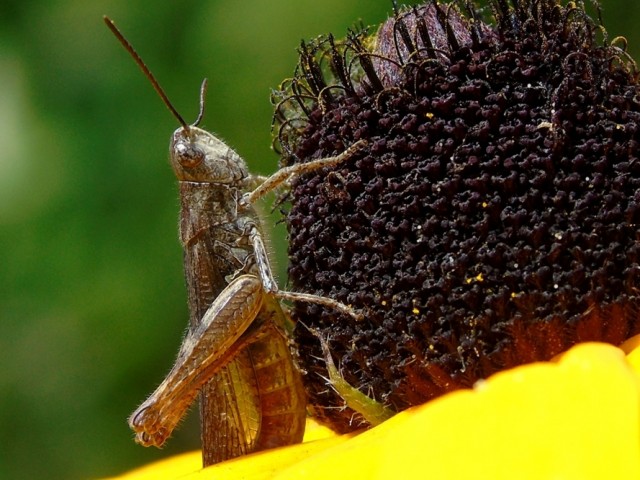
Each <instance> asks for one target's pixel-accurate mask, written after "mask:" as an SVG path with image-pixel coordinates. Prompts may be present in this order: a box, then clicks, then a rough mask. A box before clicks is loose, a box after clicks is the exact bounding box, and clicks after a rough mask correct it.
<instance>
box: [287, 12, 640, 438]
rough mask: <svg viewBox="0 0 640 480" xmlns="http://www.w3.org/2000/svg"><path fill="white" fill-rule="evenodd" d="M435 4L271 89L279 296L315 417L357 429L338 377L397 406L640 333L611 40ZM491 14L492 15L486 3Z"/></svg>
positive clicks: (631, 169) (634, 161) (547, 18)
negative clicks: (331, 160) (300, 295)
mask: <svg viewBox="0 0 640 480" xmlns="http://www.w3.org/2000/svg"><path fill="white" fill-rule="evenodd" d="M489 3H490V5H491V12H492V14H491V15H483V14H482V12H480V10H479V8H478V5H477V4H476V2H472V1H460V2H455V3H446V2H444V1H435V0H430V1H427V2H426V3H425V4H423V5H421V6H418V7H415V8H409V9H406V10H403V11H398V12H396V14H395V15H394V17H393V18H391V19H389V20H388V21H387V22H385V23H384V24H383V25H382V26H381V27H380V29H379V30H378V31H377V32H376V33H375V34H374V35H369V34H368V33H367V32H351V33H350V34H349V35H348V36H347V38H346V39H345V40H342V41H338V40H336V39H334V38H333V37H332V36H327V37H324V38H320V39H319V40H316V41H313V42H310V43H306V44H303V45H302V47H301V49H300V62H299V65H298V69H297V71H296V74H295V75H294V77H293V78H292V79H291V80H289V81H287V82H285V84H283V86H282V88H281V90H280V91H279V93H278V94H276V96H275V100H276V126H277V129H276V132H277V146H278V147H279V149H280V150H281V152H282V155H283V162H284V163H285V164H292V163H297V162H306V161H308V160H310V159H314V158H319V157H327V156H332V155H336V154H339V153H341V152H343V151H344V150H345V149H346V148H347V147H349V146H350V145H353V144H354V143H355V142H357V141H359V140H364V141H366V142H367V146H366V147H365V148H364V149H361V150H360V151H358V153H356V154H355V155H353V157H352V158H350V159H348V160H346V161H345V162H343V163H341V164H340V165H339V166H338V167H337V168H335V169H334V170H332V171H331V172H327V171H322V172H316V173H312V174H309V175H306V176H304V177H303V178H300V179H298V181H297V182H295V183H294V185H293V188H292V190H291V193H290V195H289V200H290V201H291V206H290V209H289V212H288V215H287V225H288V229H289V237H290V239H289V256H290V262H291V263H290V267H289V275H290V278H291V281H292V285H293V288H294V289H299V290H301V291H305V292H308V293H312V294H316V295H321V296H325V297H329V298H333V299H335V300H338V301H340V302H342V303H344V304H347V305H351V306H352V307H353V308H355V309H358V310H360V311H362V312H363V314H364V320H362V321H355V320H353V319H351V318H348V317H345V316H343V315H340V314H338V313H337V312H336V311H333V310H331V309H328V308H324V307H320V306H318V305H310V304H303V303H299V304H297V305H296V308H295V312H294V313H295V317H296V319H297V320H298V322H299V323H298V326H297V328H296V330H295V336H296V340H297V342H298V344H299V355H300V361H301V363H302V366H303V368H304V370H305V371H306V372H307V374H306V377H305V383H306V387H307V389H308V391H309V393H310V401H311V403H312V405H313V411H314V414H315V415H317V417H318V418H320V420H322V421H323V422H326V423H327V424H329V425H331V426H332V427H333V428H335V429H337V430H338V431H342V432H346V431H351V430H353V429H355V428H361V427H362V426H363V424H364V423H363V421H362V420H361V419H360V418H359V416H358V415H355V414H354V412H353V411H352V410H351V409H349V408H343V407H344V401H343V399H342V398H341V397H340V396H339V395H337V394H336V393H335V391H334V390H333V389H331V388H328V387H327V384H326V381H325V380H324V378H325V377H326V371H327V366H326V363H325V359H324V357H323V356H322V353H321V348H320V342H319V341H318V338H317V335H320V336H321V337H323V338H324V339H326V340H327V342H328V344H329V346H330V349H331V355H332V357H333V359H334V361H335V362H336V364H337V365H338V367H339V369H340V372H341V373H342V375H343V376H344V378H345V380H346V381H347V382H349V383H350V384H351V385H353V386H354V387H356V388H358V389H359V390H360V391H362V392H364V393H367V394H368V395H370V396H371V397H372V398H374V399H376V400H378V401H379V402H381V403H383V404H384V405H385V406H387V407H389V408H391V409H392V410H394V411H396V412H398V411H402V410H404V409H406V408H409V407H411V406H413V405H418V404H421V403H423V402H425V401H427V400H429V399H432V398H435V397H437V396H439V395H442V394H444V393H447V392H450V391H453V390H456V389H460V388H464V387H470V386H471V385H473V384H474V383H475V382H476V381H478V380H479V379H482V378H487V377H488V376H489V375H491V374H493V373H495V372H498V371H500V370H503V369H505V368H510V367H513V366H516V365H520V364H523V363H527V362H534V361H540V360H548V359H550V358H551V357H553V356H554V355H556V354H558V353H560V352H562V351H564V350H566V349H568V348H569V347H570V346H571V345H574V344H576V343H578V342H584V341H604V342H609V343H612V344H620V343H621V342H623V341H624V340H625V339H626V338H628V337H629V336H631V335H634V334H637V333H639V332H640V317H639V316H638V307H639V306H640V304H639V300H640V299H639V296H638V291H639V290H638V286H639V283H640V282H639V280H640V266H639V263H640V242H639V241H638V238H639V237H638V223H639V221H640V194H638V192H639V191H640V162H639V161H638V157H637V152H638V145H639V143H638V141H639V140H640V130H639V128H638V124H639V122H640V95H638V93H639V91H638V83H637V79H638V75H637V72H636V69H635V64H634V62H633V61H632V60H631V59H630V58H628V56H627V54H626V53H625V51H624V45H625V42H624V41H620V39H616V40H615V41H613V42H610V41H609V38H608V36H607V33H606V32H605V30H604V28H603V27H602V25H601V24H600V23H597V22H595V21H593V20H592V19H590V18H589V17H588V15H587V13H586V12H585V10H584V5H583V2H565V1H561V0H518V1H512V2H508V1H506V0H494V1H491V2H489ZM485 12H486V10H485Z"/></svg>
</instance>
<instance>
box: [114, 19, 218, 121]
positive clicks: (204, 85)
mask: <svg viewBox="0 0 640 480" xmlns="http://www.w3.org/2000/svg"><path fill="white" fill-rule="evenodd" d="M102 18H103V19H104V23H106V24H107V27H109V30H111V31H112V32H113V34H114V35H115V36H116V38H117V39H118V41H119V42H120V43H121V44H122V46H123V47H124V48H125V50H126V51H127V52H129V55H131V56H132V57H133V59H134V60H135V62H136V63H137V64H138V66H139V67H140V70H142V73H144V76H145V77H147V79H148V80H149V81H150V82H151V85H152V86H153V88H154V89H155V91H156V92H158V95H160V98H161V99H162V101H163V102H164V104H165V105H166V106H167V108H168V109H169V110H170V111H171V113H172V114H173V116H174V117H176V119H177V120H178V122H180V125H182V127H183V128H184V129H185V130H187V131H189V125H188V124H187V122H185V121H184V119H183V118H182V116H181V115H180V114H179V113H178V111H177V110H176V109H175V107H174V106H173V105H172V104H171V102H170V101H169V97H167V94H166V93H164V90H163V89H162V87H161V86H160V84H159V83H158V81H157V80H156V77H154V76H153V73H151V70H149V67H147V65H146V64H145V63H144V61H143V60H142V58H141V57H140V55H138V52H136V51H135V49H134V48H133V45H131V43H129V40H127V39H126V38H125V37H124V35H123V34H122V33H121V32H120V30H118V27H116V24H115V23H113V21H112V20H111V19H110V18H109V17H107V16H106V15H105V16H104V17H102ZM206 89H207V80H206V79H205V81H204V82H202V87H201V89H200V114H199V115H198V119H197V120H196V125H197V124H198V123H199V122H200V120H202V116H203V115H204V98H203V97H204V92H206Z"/></svg>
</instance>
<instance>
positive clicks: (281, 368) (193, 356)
mask: <svg viewBox="0 0 640 480" xmlns="http://www.w3.org/2000/svg"><path fill="white" fill-rule="evenodd" d="M104 20H105V23H106V24H107V26H108V27H109V29H111V31H112V32H113V33H114V34H115V36H116V37H117V38H118V39H119V40H120V42H121V43H122V45H123V46H124V47H125V48H126V49H127V51H128V52H129V53H130V54H131V56H132V57H133V58H134V60H135V61H136V63H137V64H138V66H139V67H140V68H141V69H142V71H143V72H144V74H145V75H146V77H147V78H148V79H149V81H150V82H151V84H152V85H153V87H154V88H155V90H156V91H157V92H158V94H159V95H160V97H161V98H162V100H163V101H164V103H165V105H166V106H167V107H168V108H169V110H171V112H172V113H173V115H174V116H175V117H176V119H177V120H178V121H179V122H180V125H181V126H180V128H178V129H177V130H176V131H175V132H174V134H173V136H172V139H171V145H170V157H171V165H172V167H173V170H174V172H175V175H176V177H177V179H178V182H179V188H180V203H181V208H180V241H181V243H182V246H183V248H184V269H185V276H186V283H187V291H188V298H189V300H188V301H189V310H190V322H189V325H190V326H189V330H188V332H187V334H186V336H185V338H184V340H183V342H182V346H181V348H180V350H179V353H178V357H177V360H176V362H175V365H174V366H173V368H172V369H171V371H170V372H169V374H168V375H167V377H166V378H165V379H164V381H163V382H162V383H161V384H160V386H159V387H158V388H157V389H156V391H155V392H153V393H152V394H151V396H150V397H149V398H148V399H147V400H145V401H144V402H143V403H142V405H140V407H138V409H137V410H136V411H135V412H133V414H132V415H131V417H130V418H129V425H130V426H131V428H132V429H133V430H134V432H135V433H136V441H137V442H138V443H140V444H142V445H145V446H150V445H154V446H158V447H159V446H162V445H163V444H164V442H165V441H166V439H167V438H168V437H169V435H170V434H171V432H172V431H173V429H174V428H175V427H176V425H177V424H178V422H179V420H180V419H181V418H182V416H183V415H184V413H185V412H186V410H187V409H188V407H189V406H190V405H191V404H192V402H193V401H194V400H195V397H196V396H197V394H198V393H200V417H201V426H202V446H203V463H204V465H205V466H207V465H210V464H213V463H217V462H220V461H223V460H227V459H230V458H234V457H237V456H240V455H244V454H247V453H250V452H254V451H259V450H262V449H266V448H272V447H277V446H283V445H289V444H293V443H297V442H300V441H301V440H302V436H303V433H304V426H305V417H306V396H305V392H304V388H303V385H302V381H301V376H300V372H299V371H298V369H297V367H296V365H295V363H294V360H293V357H292V355H291V352H290V341H289V336H288V333H287V324H288V323H289V320H288V317H287V316H286V315H285V311H284V310H283V307H282V306H281V305H280V301H281V300H286V301H305V302H312V303H317V304H320V305H324V306H326V307H330V308H335V309H337V310H339V311H341V312H343V313H345V314H348V315H352V316H354V317H356V318H358V314H357V313H356V312H354V311H353V310H352V309H351V308H350V307H348V306H346V305H343V304H341V303H338V302H336V301H334V300H331V299H329V298H325V297H318V296H315V295H309V294H304V293H298V292H287V291H281V290H279V288H278V285H277V283H276V281H275V279H274V276H273V274H272V272H271V267H270V264H269V258H268V256H267V252H266V249H265V245H264V241H263V233H262V227H261V225H260V219H259V216H258V214H257V213H256V211H255V210H254V208H253V206H252V205H253V203H254V202H255V201H256V200H258V199H259V198H261V197H263V196H264V195H265V194H266V193H268V192H270V191H272V190H273V189H275V188H278V187H280V186H282V185H283V184H285V183H286V182H287V181H288V180H290V179H291V178H292V177H295V176H299V175H302V174H304V173H306V172H309V171H313V170H316V169H319V168H323V167H331V166H334V165H337V164H339V163H340V162H343V161H345V160H346V159H348V158H350V157H352V156H353V155H354V154H355V153H356V152H357V151H358V150H359V149H361V148H362V147H363V146H364V143H363V142H358V143H355V144H353V145H352V146H351V147H350V148H348V149H347V150H346V151H345V152H344V153H342V154H340V155H338V156H335V157H330V158H324V159H319V160H314V161H311V162H309V163H305V164H296V165H294V166H291V167H287V168H283V169H280V170H279V171H278V172H276V173H275V174H273V175H272V176H270V177H267V178H264V177H258V176H255V175H252V174H250V173H249V171H248V169H247V166H246V164H245V162H244V160H243V159H242V158H241V157H240V156H239V155H238V154H237V153H236V152H234V151H233V150H232V149H231V148H230V147H228V146H227V145H226V144H225V143H224V142H222V141H221V140H219V139H218V138H217V137H215V136H214V135H213V134H211V133H209V132H207V131H205V130H202V129H201V128H198V127H197V125H198V123H199V122H200V120H201V119H202V117H203V113H204V97H205V92H206V80H205V81H204V82H203V84H202V88H201V91H200V113H199V115H198V119H197V120H196V122H195V123H194V124H193V125H188V124H187V123H186V122H185V121H184V120H183V119H182V117H181V116H180V114H179V113H178V112H177V111H176V109H175V108H174V107H173V106H172V104H171V102H170V101H169V100H168V98H167V96H166V94H165V93H164V91H163V90H162V88H161V87H160V86H159V84H158V82H157V81H156V79H155V78H154V76H153V74H152V73H151V72H150V70H149V69H148V68H147V67H146V65H145V64H144V62H143V61H142V59H141V58H140V56H139V55H138V54H137V53H136V51H135V50H134V49H133V47H132V46H131V44H130V43H129V42H128V41H127V40H126V39H125V38H124V37H123V36H122V34H121V33H120V32H119V31H118V29H117V28H116V26H115V25H114V24H113V22H112V21H111V20H110V19H109V18H107V17H104Z"/></svg>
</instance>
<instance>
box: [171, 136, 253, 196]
mask: <svg viewBox="0 0 640 480" xmlns="http://www.w3.org/2000/svg"><path fill="white" fill-rule="evenodd" d="M169 153H170V156H171V166H172V167H173V170H174V172H175V174H176V177H177V178H178V180H180V181H188V182H201V183H222V184H234V183H240V182H242V181H243V180H245V179H246V178H247V177H248V175H249V174H248V170H247V165H246V164H245V162H244V160H243V159H242V157H240V155H238V154H237V153H236V152H234V151H233V150H232V149H231V148H230V147H229V146H228V145H227V144H226V143H224V142H223V141H221V140H220V139H218V138H217V137H216V136H215V135H213V134H211V133H209V132H207V131H206V130H203V129H201V128H198V127H195V126H189V127H180V128H178V129H177V130H176V131H175V132H174V133H173V136H172V137H171V145H170V147H169Z"/></svg>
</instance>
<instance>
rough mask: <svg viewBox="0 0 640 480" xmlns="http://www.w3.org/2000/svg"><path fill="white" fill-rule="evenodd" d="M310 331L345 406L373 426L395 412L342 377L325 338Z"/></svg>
mask: <svg viewBox="0 0 640 480" xmlns="http://www.w3.org/2000/svg"><path fill="white" fill-rule="evenodd" d="M310 331H311V333H313V334H314V335H315V336H316V337H317V338H318V340H320V347H321V348H322V355H323V356H324V361H325V363H326V365H327V372H328V373H329V378H328V379H327V380H328V382H329V384H330V385H331V387H333V389H334V390H335V391H336V393H337V394H338V395H340V396H341V397H342V399H343V400H344V402H345V404H346V405H347V407H349V408H350V409H351V410H353V411H355V412H357V413H359V414H360V415H362V417H363V418H364V419H365V420H366V421H367V422H368V423H369V424H370V425H371V426H374V427H375V426H376V425H379V424H381V423H382V422H384V421H385V420H388V419H389V418H391V417H393V416H394V415H395V414H396V412H394V411H393V410H391V409H390V408H387V407H385V406H384V405H383V404H382V403H380V402H378V401H376V400H374V399H372V398H371V397H369V396H368V395H365V394H364V393H362V392H361V391H360V390H358V389H357V388H355V387H354V386H352V385H351V384H350V383H349V382H347V381H346V380H345V379H344V377H343V376H342V375H341V374H340V372H339V371H338V369H337V368H336V365H335V363H333V358H332V357H331V352H330V351H329V344H328V342H327V340H326V339H325V338H324V337H323V336H322V335H321V334H320V332H318V331H317V330H314V329H311V330H310Z"/></svg>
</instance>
